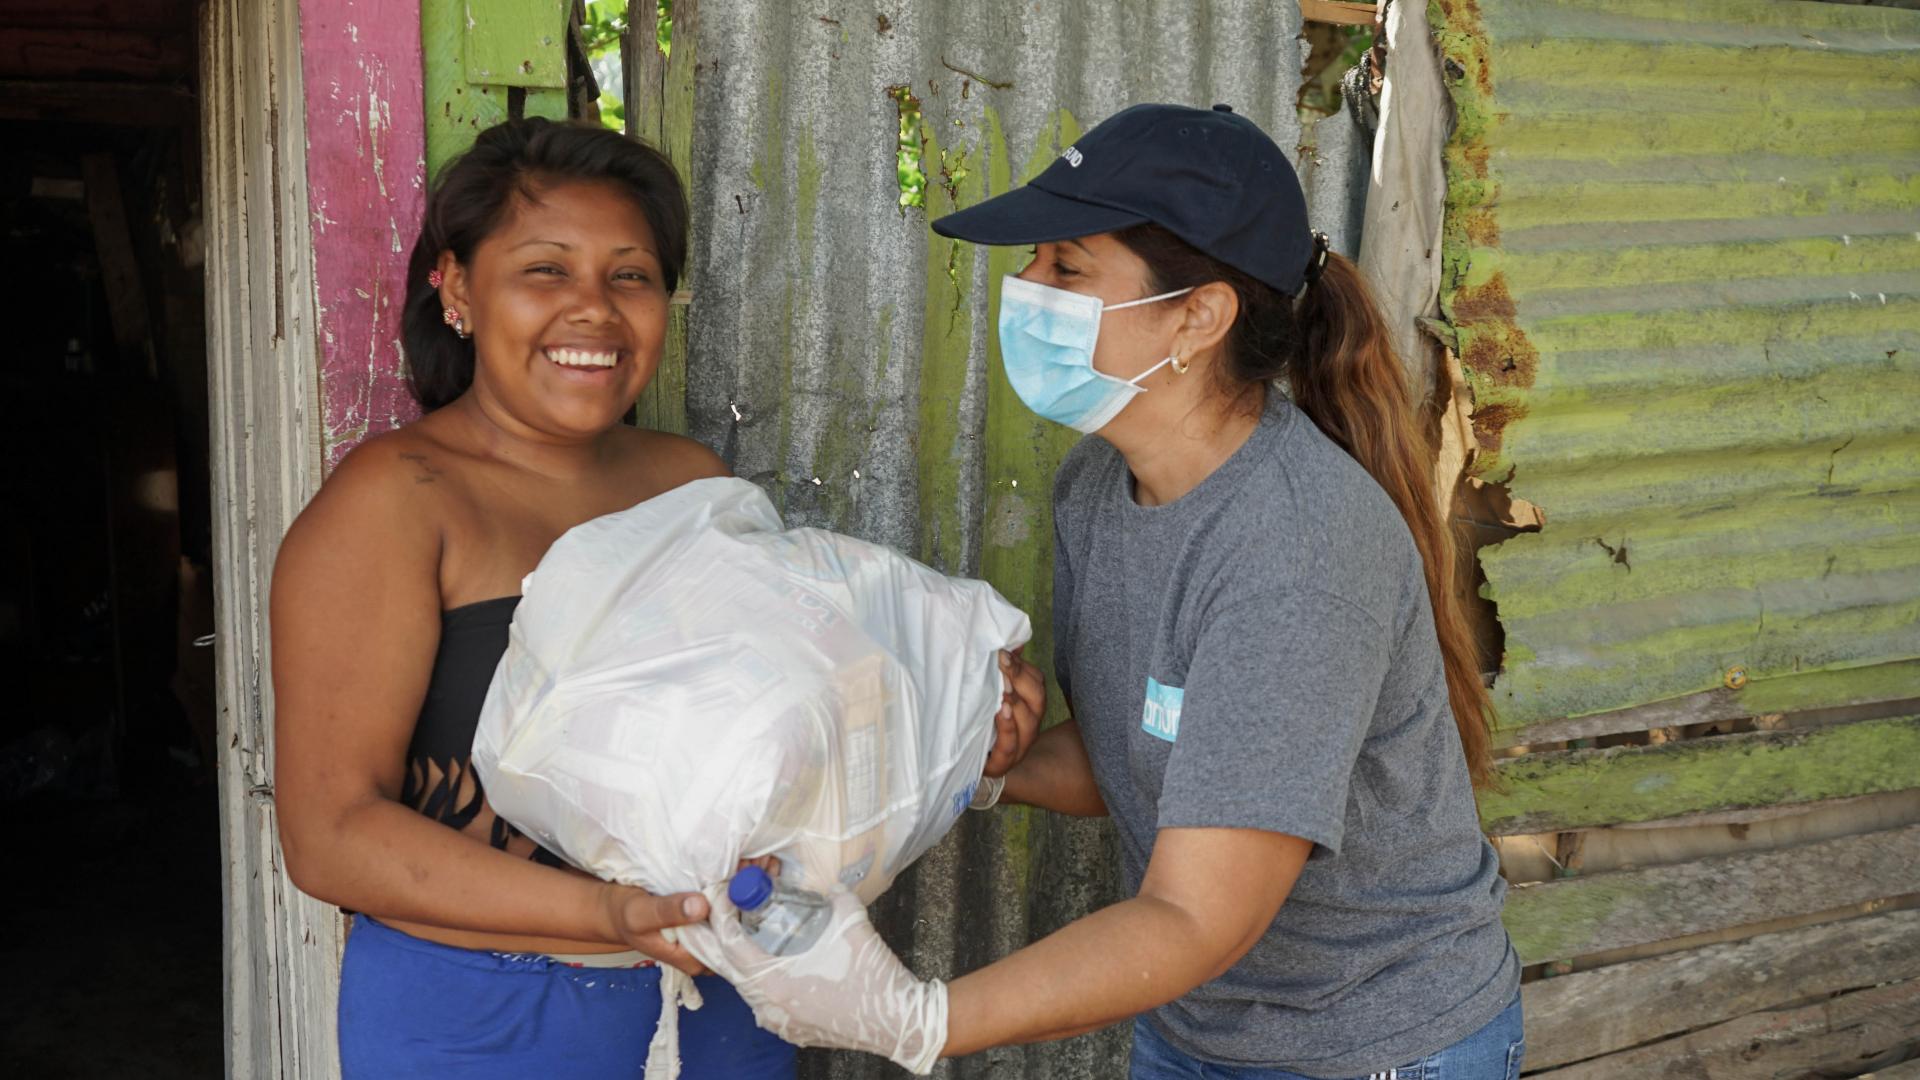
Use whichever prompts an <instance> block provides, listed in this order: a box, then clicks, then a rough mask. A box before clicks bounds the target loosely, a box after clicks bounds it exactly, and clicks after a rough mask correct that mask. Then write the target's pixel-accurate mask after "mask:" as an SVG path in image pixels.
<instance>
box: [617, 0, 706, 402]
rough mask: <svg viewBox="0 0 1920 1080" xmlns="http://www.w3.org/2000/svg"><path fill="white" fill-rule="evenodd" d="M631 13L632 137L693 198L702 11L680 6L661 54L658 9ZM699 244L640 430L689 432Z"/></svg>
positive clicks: (690, 252)
mask: <svg viewBox="0 0 1920 1080" xmlns="http://www.w3.org/2000/svg"><path fill="white" fill-rule="evenodd" d="M635 10H638V11H640V12H641V14H639V15H631V14H630V15H629V17H628V18H629V29H628V30H627V40H626V41H625V42H624V43H623V44H622V48H623V49H624V50H625V52H624V55H625V56H627V57H628V62H627V65H626V69H627V87H626V103H627V134H629V135H637V136H639V137H640V138H642V139H645V140H646V141H647V142H649V143H651V144H653V145H654V146H655V147H656V148H658V149H659V150H660V151H661V152H662V153H664V154H666V155H667V157H668V158H669V159H671V160H672V161H673V164H674V166H675V168H677V169H678V170H679V172H680V182H681V183H682V184H684V185H685V186H686V189H687V194H688V197H689V198H691V197H692V194H693V77H694V71H695V69H696V68H697V67H698V66H699V54H698V49H699V40H700V39H699V35H698V34H697V33H696V32H695V28H696V27H697V26H698V25H699V19H700V7H699V4H698V3H696V0H675V3H674V5H673V37H672V41H673V49H672V53H671V55H669V56H662V55H660V47H659V45H658V44H657V39H658V27H657V24H656V23H655V22H654V20H653V19H652V18H650V17H648V16H650V15H651V14H652V12H653V9H652V8H641V9H631V8H630V9H629V11H635ZM698 249H699V245H698V244H688V245H687V256H688V262H687V265H686V266H685V267H682V268H681V273H680V288H678V289H677V290H675V291H674V294H673V300H672V303H673V305H674V306H673V307H671V308H670V309H669V310H668V312H667V341H666V347H665V348H664V349H663V350H662V352H661V356H660V368H659V370H658V371H656V372H655V373H654V376H653V381H652V382H649V383H648V384H647V388H646V390H645V391H644V392H642V393H641V395H640V400H639V401H638V402H635V404H634V416H635V420H636V421H637V422H638V424H639V425H640V426H641V427H644V428H651V429H653V430H655V431H671V432H675V433H677V434H681V435H684V434H686V431H687V320H688V317H689V316H688V312H687V305H688V304H690V303H691V302H692V299H693V298H692V296H691V294H689V293H688V291H687V285H688V283H689V282H691V281H692V280H693V262H692V259H693V256H694V253H695V252H696V251H697V250H698Z"/></svg>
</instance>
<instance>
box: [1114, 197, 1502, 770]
mask: <svg viewBox="0 0 1920 1080" xmlns="http://www.w3.org/2000/svg"><path fill="white" fill-rule="evenodd" d="M1114 235H1115V237H1116V238H1117V239H1118V240H1119V241H1120V242H1121V243H1122V244H1124V245H1126V247H1127V248H1128V249H1129V250H1131V251H1132V252H1133V253H1134V254H1136V255H1138V256H1140V258H1141V260H1142V261H1144V262H1145V263H1146V264H1147V268H1148V271H1149V273H1151V274H1152V276H1153V280H1152V281H1151V282H1150V283H1149V286H1150V288H1151V291H1153V292H1155V293H1160V292H1169V291H1171V290H1174V289H1182V288H1186V287H1188V286H1192V285H1201V284H1205V283H1207V282H1210V281H1220V282H1224V283H1226V284H1227V285H1228V286H1230V287H1232V289H1233V290H1234V292H1235V293H1237V294H1238V296H1239V300H1240V315H1239V318H1238V319H1237V320H1236V321H1235V322H1234V324H1233V328H1232V329H1231V330H1230V331H1228V333H1227V337H1226V340H1225V352H1226V363H1225V365H1223V366H1224V370H1223V371H1222V372H1221V378H1222V379H1223V380H1224V381H1225V383H1226V388H1227V389H1228V391H1229V392H1230V393H1231V394H1233V395H1234V396H1236V397H1237V396H1240V395H1243V394H1248V393H1251V392H1253V391H1255V390H1257V388H1258V387H1260V386H1261V385H1264V384H1266V383H1269V382H1272V381H1274V380H1276V379H1282V378H1284V379H1285V380H1286V381H1287V386H1288V389H1289V391H1290V395H1291V397H1292V399H1293V403H1294V404H1295V405H1297V406H1299V407H1300V410H1301V411H1302V412H1304V413H1306V414H1307V416H1308V417H1310V418H1311V419H1312V420H1313V422H1314V424H1315V425H1317V426H1318V427H1319V428H1320V430H1321V431H1323V432H1325V433H1326V435H1327V437H1328V438H1330V439H1332V440H1333V441H1334V442H1336V443H1338V444H1339V445H1340V447H1341V448H1342V449H1344V450H1345V451H1346V452H1347V453H1348V454H1350V455H1352V457H1353V459H1354V460H1355V461H1357V462H1359V463H1360V466H1361V467H1362V468H1364V469H1366V470H1367V472H1368V473H1369V474H1370V475H1371V476H1372V477H1373V479H1374V482H1376V483H1378V484H1379V485H1380V487H1381V488H1382V489H1383V490H1384V491H1385V492H1386V493H1387V497H1388V498H1389V499H1391V500H1393V504H1394V506H1396V507H1398V508H1399V510H1400V516H1401V517H1403V518H1405V519H1406V522H1407V529H1408V531H1410V532H1411V533H1412V534H1413V542H1414V546H1416V547H1417V548H1419V550H1420V561H1421V564H1422V567H1423V568H1424V570H1425V572H1426V579H1427V598H1428V601H1429V603H1430V605H1431V606H1432V608H1433V625H1434V631H1435V633H1436V635H1437V636H1438V638H1439V640H1440V657H1441V661H1442V664H1443V666H1444V667H1445V669H1446V676H1447V696H1448V699H1449V702H1450V703H1451V705H1452V708H1453V717H1454V722H1455V723H1456V724H1457V725H1458V727H1459V730H1460V746H1461V749H1462V750H1464V751H1465V752H1466V758H1467V772H1468V774H1469V775H1470V776H1471V777H1472V778H1473V783H1474V785H1475V786H1476V787H1479V786H1483V785H1485V784H1486V783H1487V782H1488V780H1489V779H1490V778H1491V776H1492V769H1493V765H1492V751H1491V744H1492V736H1491V725H1492V720H1493V702H1492V700H1491V698H1490V697H1489V695H1488V694H1487V688H1486V686H1485V684H1484V683H1482V682H1481V680H1480V657H1479V648H1478V645H1477V644H1476V642H1475V639H1474V635H1473V632H1472V629H1471V628H1470V627H1469V626H1468V625H1467V620H1466V615H1465V613H1464V611H1463V610H1462V608H1461V604H1460V599H1459V594H1458V593H1457V592H1456V591H1455V590H1456V588H1457V581H1458V576H1459V564H1458V562H1457V559H1456V549H1455V545H1454V542H1453V535H1452V533H1451V531H1450V530H1449V527H1448V525H1447V513H1446V508H1445V507H1442V506H1440V505H1439V503H1438V501H1437V500H1438V496H1437V495H1436V494H1435V491H1434V485H1433V462H1434V458H1435V453H1434V448H1433V446H1432V444H1431V441H1430V440H1429V438H1428V437H1427V435H1426V434H1425V428H1424V427H1423V425H1421V423H1420V422H1419V418H1418V417H1417V416H1416V414H1415V411H1414V407H1413V402H1412V395H1411V394H1410V392H1409V391H1408V389H1407V382H1406V375H1405V369H1404V368H1402V367H1401V365H1400V361H1399V359H1398V358H1397V357H1396V356H1395V355H1394V351H1393V344H1392V340H1391V338H1390V337H1389V335H1388V333H1387V326H1386V321H1385V320H1384V319H1383V318H1382V317H1381V315H1380V310H1379V308H1378V307H1377V306H1376V305H1375V304H1374V301H1373V293H1372V290H1371V289H1369V288H1368V287H1367V282H1366V279H1365V278H1364V277H1362V276H1361V274H1360V269H1359V267H1357V266H1355V265H1354V264H1353V263H1352V262H1350V261H1349V260H1347V259H1345V258H1343V257H1341V256H1340V255H1336V254H1329V255H1328V256H1327V262H1326V267H1325V269H1324V270H1323V271H1322V272H1321V274H1320V277H1319V279H1318V280H1317V281H1315V282H1314V283H1313V284H1311V285H1309V286H1308V287H1307V288H1306V290H1305V292H1304V294H1303V295H1302V296H1301V297H1300V299H1299V304H1298V307H1297V309H1296V306H1295V303H1294V298H1293V297H1290V296H1287V295H1285V294H1284V293H1281V292H1280V291H1279V290H1277V289H1275V288H1273V287H1272V286H1270V285H1267V284H1266V283H1264V282H1262V281H1259V280H1257V279H1255V278H1253V277H1252V276H1250V275H1248V274H1246V273H1244V272H1242V271H1240V270H1237V269H1235V268H1234V267H1231V266H1228V265H1227V264H1225V263H1223V262H1220V261H1219V260H1217V259H1214V258H1212V257H1210V256H1208V255H1205V254H1203V253H1201V252H1200V251H1198V250H1196V249H1195V248H1193V247H1192V246H1191V245H1189V244H1187V243H1186V242H1185V241H1183V240H1181V239H1180V238H1178V237H1176V236H1174V235H1173V234H1172V233H1170V232H1168V231H1167V230H1166V229H1164V228H1161V227H1160V226H1158V225H1152V224H1148V225H1136V226H1134V227H1132V228H1129V229H1124V230H1122V231H1120V232H1118V233H1116V234H1114Z"/></svg>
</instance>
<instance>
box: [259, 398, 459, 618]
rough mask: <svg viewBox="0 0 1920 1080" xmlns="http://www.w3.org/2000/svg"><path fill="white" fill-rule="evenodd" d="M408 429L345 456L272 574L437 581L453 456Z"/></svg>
mask: <svg viewBox="0 0 1920 1080" xmlns="http://www.w3.org/2000/svg"><path fill="white" fill-rule="evenodd" d="M417 428H418V425H410V426H408V427H405V428H401V429H399V430H397V431H392V432H388V433H386V434H383V435H376V436H374V437H372V438H370V439H368V440H366V441H365V442H363V443H361V444H360V445H359V446H357V447H355V448H354V449H353V450H352V451H350V452H349V453H348V454H347V455H346V457H345V458H343V459H342V460H341V462H340V464H339V465H337V466H335V467H334V469H333V472H332V473H331V474H330V475H328V477H327V479H326V480H325V482H323V483H322V484H321V485H320V490H319V492H317V493H316V494H315V495H314V497H313V500H312V501H311V502H309V503H308V504H307V506H306V508H305V509H304V510H302V511H301V512H300V515H299V517H297V518H295V519H294V522H293V525H292V527H291V528H290V529H288V530H287V535H286V538H285V540H284V541H283V542H282V544H281V548H280V555H279V558H278V559H277V560H276V563H277V565H276V569H275V576H276V577H277V578H285V577H288V576H290V575H291V576H294V577H297V578H300V579H303V580H304V579H311V578H315V577H318V578H321V579H326V580H330V581H334V582H338V583H340V584H342V585H345V584H348V583H351V582H353V581H364V582H369V583H372V582H376V581H377V582H381V583H383V584H388V585H390V584H391V583H392V579H393V576H394V575H395V574H396V573H397V574H399V575H401V576H404V577H409V578H412V577H423V579H424V581H426V582H427V583H428V584H430V585H431V584H433V583H434V582H435V580H436V576H435V568H436V567H437V566H438V564H439V558H440V546H441V533H442V522H443V521H444V520H445V517H446V503H447V500H448V498H449V497H450V493H449V492H447V491H445V490H444V489H445V488H446V487H447V486H448V482H449V480H450V470H449V469H448V468H447V467H446V464H447V462H448V459H449V458H450V457H451V454H450V453H449V452H448V451H447V450H446V449H445V448H444V446H442V444H440V443H438V442H437V441H436V440H434V439H433V438H432V436H431V434H430V433H428V432H422V431H420V430H417Z"/></svg>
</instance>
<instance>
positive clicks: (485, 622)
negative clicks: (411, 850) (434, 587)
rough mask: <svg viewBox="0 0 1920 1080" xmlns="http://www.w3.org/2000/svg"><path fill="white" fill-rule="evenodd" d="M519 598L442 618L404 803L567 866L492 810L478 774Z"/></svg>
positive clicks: (467, 607)
mask: <svg viewBox="0 0 1920 1080" xmlns="http://www.w3.org/2000/svg"><path fill="white" fill-rule="evenodd" d="M519 603H520V598H519V597H517V596H502V597H500V598H498V599H494V600H482V601H480V602H479V603H476V604H463V605H461V606H460V607H457V608H453V609H452V610H449V611H444V612H441V614H440V648H439V651H438V652H436V653H435V654H434V657H433V677H432V679H430V680H429V681H428V683H427V698H426V701H425V702H423V703H422V704H421V706H420V719H419V720H417V721H416V722H415V723H414V725H413V739H412V740H411V741H410V742H409V743H408V744H407V774H406V779H405V781H404V782H403V783H402V785H401V788H400V801H401V802H403V803H405V804H406V805H408V806H411V807H413V808H414V809H415V810H418V811H420V812H421V813H423V814H425V815H427V816H428V817H430V818H432V819H434V820H435V821H438V822H440V823H441V824H444V825H448V826H451V827H453V828H455V829H458V830H460V831H461V832H471V833H473V834H474V835H476V836H481V835H482V833H481V830H484V838H485V839H486V841H487V842H488V843H489V844H492V845H493V846H494V847H496V848H499V849H501V850H502V851H508V852H512V853H513V854H516V855H524V856H526V857H527V858H530V859H533V860H534V861H535V862H539V863H544V864H546V865H548V866H565V865H566V863H565V862H564V861H562V860H561V859H560V858H559V857H558V856H556V855H554V854H553V853H552V852H550V851H548V850H547V849H545V848H543V847H541V846H540V845H539V844H536V843H534V842H533V840H531V839H529V838H528V837H527V836H526V835H525V834H523V833H522V832H520V830H518V829H516V828H514V827H513V826H512V825H510V824H508V823H507V821H506V819H504V818H502V817H500V816H499V815H497V814H495V813H494V812H493V808H492V807H490V806H488V805H487V794H486V791H485V790H483V789H482V788H481V786H480V778H479V777H478V776H477V775H475V774H474V771H473V733H474V730H475V729H476V728H477V727H479V724H480V706H481V705H483V704H485V702H486V700H487V687H488V685H490V684H491V683H492V682H493V672H494V669H495V668H497V667H499V666H500V658H501V657H502V656H504V655H506V652H507V628H508V627H509V626H511V625H512V623H513V610H514V608H515V607H517V606H518V605H519Z"/></svg>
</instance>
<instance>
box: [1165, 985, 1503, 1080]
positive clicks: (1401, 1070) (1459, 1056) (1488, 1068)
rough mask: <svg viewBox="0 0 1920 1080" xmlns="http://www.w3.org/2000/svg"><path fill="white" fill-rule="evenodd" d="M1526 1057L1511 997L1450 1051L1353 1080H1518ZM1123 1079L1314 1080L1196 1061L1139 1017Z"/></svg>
mask: <svg viewBox="0 0 1920 1080" xmlns="http://www.w3.org/2000/svg"><path fill="white" fill-rule="evenodd" d="M1526 1053H1527V1038H1526V1034H1525V1032H1524V1031H1523V1030H1522V1026H1521V1018H1520V998H1519V997H1518V996H1517V995H1516V996H1515V997H1514V999H1513V1004H1511V1005H1508V1006H1507V1007H1506V1009H1505V1010H1504V1011H1503V1012H1501V1014H1500V1015H1499V1016H1496V1017H1494V1018H1493V1019H1492V1020H1491V1021H1489V1022H1488V1023H1487V1026H1485V1027H1483V1028H1481V1029H1480V1030H1479V1031H1476V1032H1474V1033H1473V1034H1471V1035H1469V1036H1467V1037H1466V1038H1464V1039H1461V1040H1460V1041H1459V1042H1457V1043H1454V1044H1453V1045H1452V1046H1449V1047H1447V1048H1446V1049H1444V1050H1441V1051H1438V1052H1437V1053H1433V1054H1429V1055H1427V1056H1426V1057H1423V1058H1421V1059H1420V1060H1418V1061H1410V1062H1408V1063H1406V1064H1404V1065H1400V1066H1393V1067H1388V1068H1384V1069H1381V1070H1379V1071H1378V1072H1374V1073H1372V1074H1370V1075H1368V1076H1360V1077H1355V1078H1354V1080H1519V1077H1520V1062H1521V1059H1522V1058H1524V1057H1525V1056H1526ZM1128 1075H1129V1076H1130V1077H1131V1078H1132V1080H1313V1078H1312V1077H1307V1076H1302V1075H1301V1074H1299V1073H1294V1072H1288V1071H1287V1070H1285V1069H1268V1068H1262V1067H1260V1066H1250V1065H1215V1064H1213V1063H1212V1062H1207V1061H1201V1060H1200V1059H1199V1058H1196V1057H1192V1056H1191V1055H1188V1054H1186V1053H1183V1052H1181V1051H1179V1050H1176V1049H1174V1047H1173V1045H1172V1044H1171V1043H1168V1042H1167V1040H1166V1038H1165V1037H1164V1036H1162V1035H1161V1034H1160V1033H1159V1032H1158V1031H1155V1030H1154V1028H1153V1025H1152V1024H1149V1023H1147V1021H1146V1019H1145V1018H1144V1017H1142V1018H1141V1019H1138V1020H1135V1021H1134V1022H1133V1066H1132V1068H1131V1070H1130V1071H1129V1073H1128Z"/></svg>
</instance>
